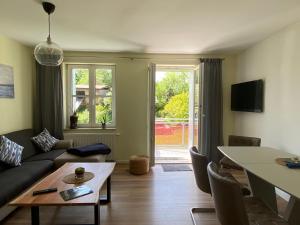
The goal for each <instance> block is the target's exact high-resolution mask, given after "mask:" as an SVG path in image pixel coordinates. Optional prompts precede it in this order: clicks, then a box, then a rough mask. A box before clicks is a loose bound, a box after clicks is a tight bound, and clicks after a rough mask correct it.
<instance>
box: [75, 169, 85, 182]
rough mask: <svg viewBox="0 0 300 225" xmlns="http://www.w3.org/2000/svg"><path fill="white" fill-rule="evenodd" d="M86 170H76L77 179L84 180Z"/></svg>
mask: <svg viewBox="0 0 300 225" xmlns="http://www.w3.org/2000/svg"><path fill="white" fill-rule="evenodd" d="M84 173H85V169H84V168H83V167H77V168H76V169H75V178H76V179H82V178H83V177H84Z"/></svg>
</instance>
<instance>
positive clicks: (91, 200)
mask: <svg viewBox="0 0 300 225" xmlns="http://www.w3.org/2000/svg"><path fill="white" fill-rule="evenodd" d="M77 167H84V168H85V171H87V172H92V173H94V174H95V177H94V178H93V179H92V180H89V181H87V182H85V183H82V184H80V185H83V184H84V185H87V186H89V187H90V188H91V189H92V190H93V191H94V192H93V193H92V194H89V195H85V196H82V197H79V198H76V199H73V200H70V201H64V200H63V199H62V197H61V196H60V194H59V192H60V191H64V190H67V189H70V188H73V187H74V186H75V185H74V184H66V183H64V182H63V178H64V177H65V176H66V175H68V174H71V173H74V170H75V168H77ZM114 167H115V163H66V164H65V165H63V166H62V167H61V168H59V169H58V170H56V171H55V172H53V173H52V174H50V175H48V176H47V177H45V178H43V179H42V180H41V181H39V182H38V183H36V184H35V185H33V186H32V187H31V188H30V189H29V190H27V191H26V192H25V193H23V194H21V195H20V196H18V197H17V198H16V199H14V200H13V201H11V202H10V203H9V204H10V205H12V206H23V207H31V222H32V225H39V224H40V219H39V207H40V206H94V217H95V223H94V224H95V225H99V224H100V203H101V204H102V203H103V204H105V203H108V202H110V200H111V198H110V196H111V179H110V177H111V174H112V172H113V170H114ZM105 181H107V182H106V183H107V196H106V198H105V199H103V200H102V199H101V200H100V190H101V188H102V186H103V184H104V183H105ZM77 186H78V185H77ZM54 187H56V188H57V190H58V191H57V192H53V193H48V194H42V195H36V196H32V192H33V191H36V190H41V189H47V188H54Z"/></svg>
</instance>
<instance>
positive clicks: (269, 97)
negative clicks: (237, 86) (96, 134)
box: [234, 23, 300, 155]
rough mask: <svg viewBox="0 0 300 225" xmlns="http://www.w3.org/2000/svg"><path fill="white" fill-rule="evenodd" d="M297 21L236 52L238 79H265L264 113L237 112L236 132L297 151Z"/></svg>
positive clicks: (299, 51) (299, 50) (299, 26)
mask: <svg viewBox="0 0 300 225" xmlns="http://www.w3.org/2000/svg"><path fill="white" fill-rule="evenodd" d="M299 40H300V23H297V24H293V25H291V26H289V27H287V28H286V29H284V30H282V31H280V32H278V33H276V34H274V35H272V36H271V37H269V38H268V39H266V40H264V41H262V42H260V43H258V44H257V45H255V46H253V47H251V48H249V49H248V50H246V51H245V52H243V53H242V54H240V55H239V56H238V62H237V80H236V81H237V82H241V81H248V80H254V79H261V78H262V79H264V80H265V109H264V112H263V113H242V112H236V113H234V115H235V133H236V134H240V135H249V136H256V137H261V138H262V145H264V146H271V147H275V148H278V149H281V150H284V151H288V152H292V153H296V154H298V155H300V142H299V125H300V116H299V115H300V103H299V98H300V66H299V65H300V61H299V60H300V42H299Z"/></svg>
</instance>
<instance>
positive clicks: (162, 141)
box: [155, 118, 198, 148]
mask: <svg viewBox="0 0 300 225" xmlns="http://www.w3.org/2000/svg"><path fill="white" fill-rule="evenodd" d="M191 125H192V124H190V123H189V121H188V119H179V118H156V120H155V145H156V146H157V147H163V146H174V147H175V146H176V147H182V148H187V147H188V144H189V131H190V129H189V126H191ZM197 132H198V129H197V124H195V126H194V134H193V135H194V136H195V137H197ZM194 139H195V138H194Z"/></svg>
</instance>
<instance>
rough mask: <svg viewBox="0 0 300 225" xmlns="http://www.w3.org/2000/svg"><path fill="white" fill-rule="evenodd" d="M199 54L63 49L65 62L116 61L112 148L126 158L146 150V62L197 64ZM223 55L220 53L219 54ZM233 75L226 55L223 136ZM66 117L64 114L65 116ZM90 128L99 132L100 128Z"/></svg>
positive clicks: (228, 122)
mask: <svg viewBox="0 0 300 225" xmlns="http://www.w3.org/2000/svg"><path fill="white" fill-rule="evenodd" d="M199 57H200V56H199V55H162V54H114V53H92V52H89V53H88V52H66V53H65V62H66V63H70V62H73V63H78V62H82V63H114V64H116V110H117V111H116V122H117V130H116V131H112V130H109V131H106V132H116V133H120V136H117V143H116V147H115V152H114V158H115V159H116V160H119V161H122V160H128V158H129V156H130V155H132V154H148V152H147V151H148V149H147V146H148V143H147V141H148V138H147V135H148V133H147V128H148V124H147V122H148V120H147V118H148V108H147V106H148V105H147V104H148V65H149V63H151V62H152V63H157V64H181V65H183V64H185V65H186V64H190V65H191V64H198V63H199V60H198V59H199ZM220 57H223V56H220ZM234 75H235V58H234V57H226V59H225V60H224V67H223V77H224V79H223V83H224V136H225V139H227V135H228V134H229V133H232V130H233V127H234V126H233V117H232V113H231V111H230V107H229V97H228V96H229V95H230V88H228V87H229V86H230V84H231V83H232V80H233V79H234ZM65 80H66V79H65ZM66 119H68V118H66ZM92 132H103V131H101V130H98V131H95V130H92Z"/></svg>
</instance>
